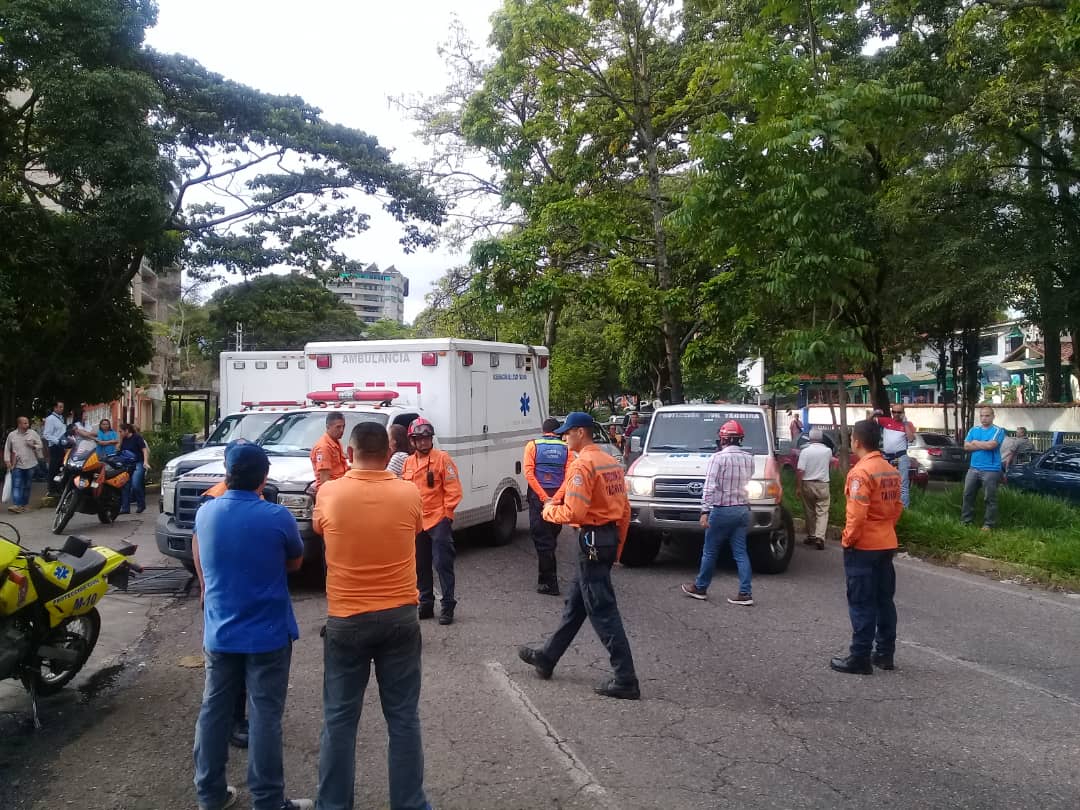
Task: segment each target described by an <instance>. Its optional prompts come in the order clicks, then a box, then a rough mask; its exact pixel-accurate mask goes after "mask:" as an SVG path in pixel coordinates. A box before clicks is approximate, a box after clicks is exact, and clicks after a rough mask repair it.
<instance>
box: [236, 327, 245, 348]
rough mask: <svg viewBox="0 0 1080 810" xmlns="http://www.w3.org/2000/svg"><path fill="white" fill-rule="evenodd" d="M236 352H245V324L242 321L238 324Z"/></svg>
mask: <svg viewBox="0 0 1080 810" xmlns="http://www.w3.org/2000/svg"><path fill="white" fill-rule="evenodd" d="M236 350H237V351H238V352H242V351H243V350H244V324H243V323H241V322H240V321H237V322H236Z"/></svg>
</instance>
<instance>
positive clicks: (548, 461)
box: [522, 418, 570, 596]
mask: <svg viewBox="0 0 1080 810" xmlns="http://www.w3.org/2000/svg"><path fill="white" fill-rule="evenodd" d="M558 426H559V420H558V419H551V418H548V419H545V420H544V424H543V426H542V427H541V430H542V431H543V435H542V436H541V437H540V438H539V439H533V440H532V441H530V442H529V443H528V444H526V445H525V459H524V461H523V462H522V467H524V470H525V480H526V481H527V482H528V484H529V492H528V494H527V495H526V499H527V500H528V502H529V534H530V535H531V537H532V541H533V545H534V546H536V562H537V576H536V592H537V593H542V594H547V595H549V596H558V595H559V577H558V573H557V571H556V562H555V547H556V543H557V540H558V538H559V530H560V529H561V528H562V527H561V526H560V525H559V524H558V523H549V522H548V521H546V520H544V518H543V515H542V514H541V511H542V510H543V508H544V504H545V503H547V502H548V501H550V500H551V499H552V497H554V495H555V493H556V492H558V491H559V488H560V487H561V486H562V485H563V481H565V480H566V471H567V470H568V469H569V467H570V449H569V448H568V447H567V446H566V442H564V441H563V440H562V439H560V438H559V437H558V436H556V435H555V433H554V431H555V429H556V428H557V427H558Z"/></svg>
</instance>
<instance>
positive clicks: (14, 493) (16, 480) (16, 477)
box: [4, 416, 43, 514]
mask: <svg viewBox="0 0 1080 810" xmlns="http://www.w3.org/2000/svg"><path fill="white" fill-rule="evenodd" d="M16 425H17V427H16V428H15V430H13V431H11V433H9V434H8V436H7V440H6V441H5V442H4V463H5V464H6V465H7V469H8V475H10V476H11V506H9V507H8V511H9V512H13V513H15V514H20V513H22V512H25V511H26V506H27V504H29V503H30V485H31V484H32V483H33V480H34V470H36V469H37V466H38V460H39V459H40V458H41V456H42V452H43V446H42V443H41V437H40V436H39V435H38V434H37V431H36V430H31V428H30V420H29V419H27V418H26V417H25V416H20V417H19V418H18V420H17V421H16Z"/></svg>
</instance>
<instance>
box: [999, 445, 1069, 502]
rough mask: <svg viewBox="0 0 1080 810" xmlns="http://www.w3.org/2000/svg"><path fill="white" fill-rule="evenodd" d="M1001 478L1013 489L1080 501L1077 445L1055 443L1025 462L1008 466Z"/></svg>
mask: <svg viewBox="0 0 1080 810" xmlns="http://www.w3.org/2000/svg"><path fill="white" fill-rule="evenodd" d="M1005 480H1006V482H1007V483H1008V484H1009V485H1010V486H1015V487H1016V488H1017V489H1023V490H1027V491H1028V492H1037V493H1039V494H1040V495H1053V496H1055V497H1058V498H1064V499H1065V500H1068V501H1072V502H1073V503H1075V504H1080V444H1058V445H1054V446H1053V447H1051V448H1050V449H1049V450H1047V451H1046V452H1045V453H1043V454H1042V455H1040V456H1036V457H1035V458H1034V459H1032V460H1031V461H1028V462H1026V463H1022V464H1017V463H1013V464H1011V465H1009V469H1008V470H1007V471H1006V472H1005Z"/></svg>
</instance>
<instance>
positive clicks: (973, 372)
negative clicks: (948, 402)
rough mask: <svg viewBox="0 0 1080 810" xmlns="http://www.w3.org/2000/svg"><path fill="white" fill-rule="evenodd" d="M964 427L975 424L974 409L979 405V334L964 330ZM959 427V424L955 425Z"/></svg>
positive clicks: (975, 331) (973, 330) (976, 331)
mask: <svg viewBox="0 0 1080 810" xmlns="http://www.w3.org/2000/svg"><path fill="white" fill-rule="evenodd" d="M962 339H963V343H964V348H963V363H964V368H963V373H964V376H963V381H964V411H963V417H964V421H963V424H964V425H974V424H975V407H976V406H977V405H978V404H979V399H980V397H979V332H978V330H976V329H965V330H964V334H963V338H962ZM957 427H959V424H958V425H957Z"/></svg>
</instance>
